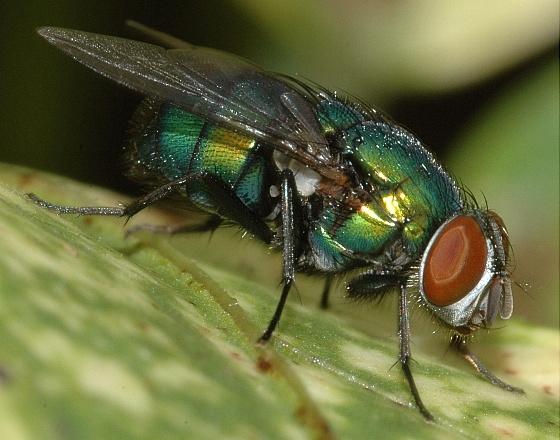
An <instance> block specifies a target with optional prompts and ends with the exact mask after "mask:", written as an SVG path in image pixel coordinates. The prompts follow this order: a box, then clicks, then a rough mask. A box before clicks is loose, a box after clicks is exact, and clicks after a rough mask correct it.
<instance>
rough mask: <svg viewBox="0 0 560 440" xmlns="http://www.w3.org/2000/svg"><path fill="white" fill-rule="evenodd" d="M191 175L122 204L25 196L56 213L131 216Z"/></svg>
mask: <svg viewBox="0 0 560 440" xmlns="http://www.w3.org/2000/svg"><path fill="white" fill-rule="evenodd" d="M190 179H191V176H184V177H181V178H180V179H177V180H174V181H172V182H169V183H168V184H166V185H162V186H160V187H158V188H156V189H155V190H154V191H152V192H150V193H148V194H146V195H145V196H143V197H141V198H139V199H137V200H135V201H133V202H132V203H130V204H128V205H123V206H64V205H55V204H53V203H50V202H47V201H46V200H43V199H41V198H39V197H37V196H36V195H35V194H33V193H28V194H26V195H27V197H28V198H29V199H30V200H31V201H32V202H34V203H35V204H36V205H38V206H40V207H42V208H45V209H48V210H49V211H52V212H55V213H57V214H77V215H107V216H114V217H128V218H130V217H132V216H133V215H134V214H137V213H138V212H140V211H142V209H144V208H146V207H147V206H150V205H151V204H153V203H155V202H157V201H159V200H161V199H164V198H165V197H167V196H168V195H169V194H171V193H172V192H173V191H175V190H176V189H177V188H178V187H180V186H183V185H185V184H186V183H187V182H188V181H189V180H190Z"/></svg>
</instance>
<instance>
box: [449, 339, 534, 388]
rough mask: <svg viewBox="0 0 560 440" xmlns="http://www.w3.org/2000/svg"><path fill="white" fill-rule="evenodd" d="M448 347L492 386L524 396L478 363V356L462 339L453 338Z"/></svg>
mask: <svg viewBox="0 0 560 440" xmlns="http://www.w3.org/2000/svg"><path fill="white" fill-rule="evenodd" d="M450 346H451V348H453V349H454V350H455V351H457V353H459V355H461V357H462V358H463V359H465V360H466V361H467V362H468V363H469V364H471V365H472V366H473V367H474V369H475V370H476V371H478V372H479V373H480V374H481V375H482V376H483V377H484V378H485V379H486V380H487V381H488V382H490V383H491V384H492V385H496V386H497V387H500V388H501V389H503V390H506V391H511V392H513V393H519V394H525V391H523V390H522V389H521V388H518V387H514V386H513V385H510V384H508V383H506V382H504V381H503V380H501V379H500V378H499V377H497V376H496V375H494V373H492V372H491V371H490V370H488V368H486V366H485V365H484V364H483V363H482V362H481V361H480V359H479V358H478V356H477V355H475V354H474V353H473V352H472V351H471V350H470V349H469V347H468V346H467V343H466V341H465V340H464V339H463V338H461V337H459V336H453V338H452V339H451V344H450Z"/></svg>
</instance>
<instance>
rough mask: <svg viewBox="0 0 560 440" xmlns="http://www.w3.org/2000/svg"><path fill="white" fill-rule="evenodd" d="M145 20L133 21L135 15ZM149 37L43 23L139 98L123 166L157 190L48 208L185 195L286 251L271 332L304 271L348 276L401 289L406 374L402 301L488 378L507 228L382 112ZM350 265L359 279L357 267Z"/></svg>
mask: <svg viewBox="0 0 560 440" xmlns="http://www.w3.org/2000/svg"><path fill="white" fill-rule="evenodd" d="M137 27H138V26H137ZM142 29H143V30H144V32H145V33H146V34H147V36H148V37H150V38H151V39H153V40H155V41H159V42H160V43H161V44H163V45H164V46H166V47H171V48H164V47H160V46H157V45H153V44H148V43H143V42H138V41H132V40H127V39H122V38H117V37H110V36H104V35H99V34H92V33H87V32H82V31H76V30H69V29H61V28H54V27H45V28H41V29H39V31H38V32H39V34H40V35H41V36H42V37H44V38H45V39H46V40H47V41H48V42H49V43H51V44H53V45H55V46H56V47H58V48H59V49H61V50H63V51H64V52H66V53H67V54H69V55H70V56H71V57H73V58H74V59H76V60H77V61H79V62H80V63H82V64H85V65H86V66H88V67H89V68H91V69H92V70H94V71H96V72H97V73H99V74H101V75H103V76H106V77H108V78H110V79H112V80H114V81H116V82H117V83H120V84H122V85H124V86H126V87H129V88H131V89H133V90H136V91H137V92H140V93H141V94H143V95H144V96H145V99H144V101H143V102H142V104H141V105H140V107H139V109H138V110H137V111H136V114H135V115H134V116H133V118H132V122H131V132H132V136H131V139H130V141H129V145H128V148H127V151H128V153H127V158H128V162H129V171H128V173H129V175H130V176H131V177H132V178H134V179H136V180H139V181H140V182H142V183H144V184H145V183H146V182H149V183H151V184H152V185H153V190H152V191H151V192H149V193H148V194H146V195H145V196H143V197H141V198H139V199H138V200H136V201H134V202H132V203H130V204H129V205H126V206H119V207H74V206H60V205H54V204H52V203H49V202H47V201H45V200H42V199H40V198H38V197H37V196H35V195H33V194H29V197H30V198H31V199H32V200H33V201H34V202H35V203H36V204H38V205H39V206H42V207H44V208H47V209H49V210H51V211H54V212H56V213H59V214H79V215H108V216H117V217H131V216H133V215H135V214H136V213H138V212H139V211H141V210H142V209H144V208H145V207H147V206H149V205H151V204H152V203H154V202H157V201H159V200H162V199H164V198H167V197H169V196H170V195H172V194H177V193H178V194H179V195H181V196H182V200H183V201H184V203H185V204H187V203H188V204H189V205H194V206H195V207H197V208H198V209H200V210H202V211H204V212H205V213H207V214H208V219H207V220H206V221H205V222H204V223H202V224H200V225H195V226H192V225H190V226H179V227H172V228H163V229H161V228H159V229H158V228H155V227H152V228H150V230H153V231H154V232H166V233H177V232H201V231H212V230H214V229H216V228H218V227H219V226H220V225H221V224H223V223H224V222H228V223H235V224H238V225H239V226H240V227H241V228H242V229H243V230H244V231H246V232H247V233H250V234H252V235H253V236H255V237H257V238H259V239H260V240H261V241H263V242H264V243H266V244H268V245H271V246H273V247H275V248H276V249H278V250H279V251H280V252H281V253H282V256H283V264H282V281H283V287H282V291H281V294H280V299H279V301H278V305H277V307H276V310H275V312H274V315H273V316H272V318H271V320H270V323H269V325H268V327H267V328H266V330H265V331H264V332H263V334H262V336H261V337H260V339H259V342H260V343H266V342H267V341H268V340H269V339H270V337H271V336H272V334H273V332H274V330H275V328H276V326H277V324H278V322H279V320H280V317H281V315H282V311H283V309H284V305H285V303H286V300H287V298H288V294H289V292H290V289H291V287H292V285H293V284H294V279H295V274H296V272H308V273H316V274H323V275H325V276H326V284H325V288H324V290H323V295H322V298H321V305H322V306H323V307H326V306H327V305H328V296H329V290H330V285H331V281H332V278H333V277H335V276H344V275H346V276H350V277H351V279H350V281H349V282H348V284H347V287H346V291H347V295H348V297H349V298H352V299H356V300H375V299H379V298H381V297H383V296H384V295H386V294H388V293H393V292H396V293H397V294H398V297H399V301H398V304H399V307H398V316H399V319H398V324H399V332H398V334H399V347H400V354H399V361H400V364H401V366H402V369H403V372H404V375H405V377H406V379H407V381H408V384H409V387H410V390H411V392H412V395H413V397H414V400H415V402H416V406H417V407H418V409H419V410H420V412H421V413H422V415H423V416H424V417H425V418H426V419H428V420H433V416H432V415H431V413H430V412H429V411H428V409H427V408H426V407H425V406H424V404H423V403H422V400H421V398H420V395H419V392H418V390H417V388H416V385H415V382H414V378H413V376H412V372H411V369H410V359H411V351H410V331H409V318H408V316H409V313H408V310H409V302H410V300H411V299H412V300H418V302H420V303H421V304H422V305H423V306H424V307H425V308H426V309H427V310H428V311H429V312H430V313H431V314H432V315H433V316H434V317H435V318H436V319H437V320H438V321H439V322H441V324H442V325H443V326H445V327H447V328H449V329H451V330H452V332H453V336H452V338H451V347H452V348H454V349H455V350H456V351H457V352H458V353H459V354H460V355H462V356H463V357H464V358H465V359H466V360H467V361H468V362H469V363H470V364H471V365H473V366H474V368H475V369H476V370H477V371H478V372H479V373H480V374H481V375H482V376H484V377H485V378H486V379H487V380H488V381H490V382H491V383H493V384H494V385H497V386H499V387H500V388H502V389H504V390H508V391H514V392H523V391H522V390H521V389H519V388H516V387H513V386H511V385H508V384H506V383H505V382H503V381H502V380H500V379H499V378H497V377H496V376H495V375H494V374H492V373H491V372H490V371H489V370H488V369H487V368H486V367H485V366H484V365H483V364H482V362H481V361H480V360H479V359H478V358H477V357H476V356H475V355H474V354H473V353H472V352H471V351H470V350H469V348H468V346H467V341H466V336H467V335H470V334H471V333H473V332H474V331H476V330H477V329H478V328H480V327H489V326H490V325H491V324H492V322H493V321H494V320H495V319H496V318H497V316H500V318H502V319H508V318H509V317H510V316H511V314H512V310H513V297H512V291H511V278H510V271H509V253H508V251H509V239H508V235H507V231H506V228H505V226H504V223H503V221H502V219H501V218H500V217H499V216H498V215H497V214H496V213H494V212H493V211H490V210H488V209H482V208H480V207H479V206H478V205H477V204H476V202H475V201H474V200H473V198H472V197H471V196H470V195H469V193H468V192H467V191H465V190H462V189H461V188H460V187H459V186H458V185H457V183H456V182H455V181H454V180H453V179H452V177H451V176H450V175H449V174H448V173H447V172H446V171H445V170H444V169H443V168H442V166H441V165H440V164H439V163H438V162H437V161H436V160H435V158H434V157H433V155H432V154H431V153H430V152H429V151H428V150H427V149H426V148H425V147H424V145H423V144H422V143H421V142H420V141H419V140H418V139H417V138H416V137H415V136H413V135H412V134H411V133H409V132H408V131H406V130H405V129H404V128H402V127H400V126H399V125H397V124H395V123H394V122H392V121H391V120H389V119H388V118H387V117H385V116H384V115H383V114H381V113H380V112H378V111H377V110H375V109H373V108H371V107H369V106H366V105H365V104H363V103H361V102H358V101H356V100H353V99H350V98H344V97H341V96H340V95H339V94H337V93H336V92H331V91H329V90H327V89H324V88H322V87H320V86H318V85H316V84H313V83H310V82H307V81H302V80H300V79H295V78H291V77H288V76H285V75H281V74H277V73H272V72H267V71H264V70H262V69H261V68H259V67H257V66H256V65H254V64H252V63H251V62H249V61H246V60H244V59H241V58H239V57H236V56H233V55H230V54H227V53H224V52H220V51H218V50H214V49H207V48H201V47H196V46H192V45H190V44H188V43H185V42H182V41H180V40H177V39H175V38H173V37H171V36H168V35H165V34H162V33H160V32H157V31H154V30H151V29H148V28H144V27H142ZM356 272H358V274H357V275H356Z"/></svg>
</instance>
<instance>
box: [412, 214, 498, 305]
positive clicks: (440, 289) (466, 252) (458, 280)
mask: <svg viewBox="0 0 560 440" xmlns="http://www.w3.org/2000/svg"><path fill="white" fill-rule="evenodd" d="M487 254H488V250H487V246H486V238H485V236H484V232H483V231H482V228H481V227H480V225H479V224H478V222H477V221H476V220H475V219H474V218H473V217H471V216H467V215H460V216H458V217H456V218H455V219H453V220H451V221H450V222H449V223H447V225H445V226H444V227H443V229H441V230H440V231H439V234H438V236H437V237H436V239H435V240H434V242H433V244H432V245H431V247H430V249H429V251H428V255H427V258H426V260H425V263H424V272H423V276H422V287H423V291H424V294H425V296H426V299H427V300H428V301H430V302H431V303H432V304H434V305H435V306H438V307H445V306H448V305H450V304H453V303H455V302H457V301H459V300H460V299H462V298H463V297H465V295H467V294H468V293H469V292H470V291H471V290H472V289H474V287H475V286H476V285H477V283H478V282H479V281H480V279H481V278H482V275H483V274H484V269H485V267H486V259H487V256H488V255H487Z"/></svg>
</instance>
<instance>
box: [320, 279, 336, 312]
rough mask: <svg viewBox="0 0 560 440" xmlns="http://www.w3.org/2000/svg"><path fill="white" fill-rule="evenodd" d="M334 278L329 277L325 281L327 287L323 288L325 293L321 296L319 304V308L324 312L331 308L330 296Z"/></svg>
mask: <svg viewBox="0 0 560 440" xmlns="http://www.w3.org/2000/svg"><path fill="white" fill-rule="evenodd" d="M332 279H333V278H332V276H327V278H326V279H325V286H324V287H323V293H322V294H321V302H320V303H319V307H320V308H322V309H323V310H326V309H328V308H329V307H330V304H329V295H330V291H331V284H332Z"/></svg>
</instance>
